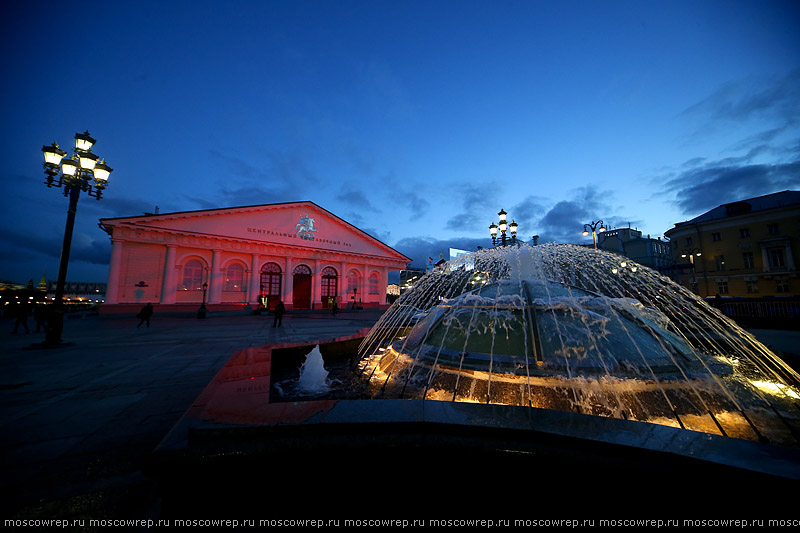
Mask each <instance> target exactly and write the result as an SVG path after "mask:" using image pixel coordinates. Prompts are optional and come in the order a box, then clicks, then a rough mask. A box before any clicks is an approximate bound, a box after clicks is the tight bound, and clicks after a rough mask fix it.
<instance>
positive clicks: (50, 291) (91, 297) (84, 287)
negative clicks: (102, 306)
mask: <svg viewBox="0 0 800 533" xmlns="http://www.w3.org/2000/svg"><path fill="white" fill-rule="evenodd" d="M40 286H41V284H40ZM57 286H58V282H57V281H55V280H50V281H48V282H47V299H48V300H51V301H52V300H53V299H55V297H56V287H57ZM105 297H106V284H105V283H97V282H91V281H67V282H66V283H65V284H64V298H66V299H67V300H68V301H78V302H93V303H102V302H103V301H104V300H105Z"/></svg>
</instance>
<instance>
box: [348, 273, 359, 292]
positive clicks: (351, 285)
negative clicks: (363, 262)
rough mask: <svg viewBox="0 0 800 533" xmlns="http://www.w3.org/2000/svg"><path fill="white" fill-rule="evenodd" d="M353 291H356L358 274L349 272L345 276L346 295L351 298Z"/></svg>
mask: <svg viewBox="0 0 800 533" xmlns="http://www.w3.org/2000/svg"><path fill="white" fill-rule="evenodd" d="M353 289H358V272H356V271H355V270H351V271H350V272H348V274H347V294H348V295H350V296H353V293H354V291H353Z"/></svg>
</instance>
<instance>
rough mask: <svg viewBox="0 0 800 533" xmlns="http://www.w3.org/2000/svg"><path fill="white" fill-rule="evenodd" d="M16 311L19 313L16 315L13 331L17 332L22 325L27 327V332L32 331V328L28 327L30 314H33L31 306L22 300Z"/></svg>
mask: <svg viewBox="0 0 800 533" xmlns="http://www.w3.org/2000/svg"><path fill="white" fill-rule="evenodd" d="M14 311H15V312H16V315H17V316H16V317H17V321H16V322H14V331H12V332H11V333H16V332H17V330H18V329H19V326H20V325H22V327H23V328H25V333H30V332H31V330H30V328H29V327H28V316H29V315H30V314H31V308H30V307H29V306H28V304H27V303H25V302H20V303H18V304H16V309H14Z"/></svg>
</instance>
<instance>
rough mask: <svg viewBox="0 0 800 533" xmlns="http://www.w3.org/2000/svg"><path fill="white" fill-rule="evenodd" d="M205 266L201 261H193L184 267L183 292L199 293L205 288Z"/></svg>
mask: <svg viewBox="0 0 800 533" xmlns="http://www.w3.org/2000/svg"><path fill="white" fill-rule="evenodd" d="M204 270H205V266H204V265H203V263H201V262H200V261H197V260H196V259H195V260H192V261H189V262H188V263H186V264H185V265H183V279H182V280H181V290H183V291H199V290H201V289H202V288H203V273H204V272H203V271H204Z"/></svg>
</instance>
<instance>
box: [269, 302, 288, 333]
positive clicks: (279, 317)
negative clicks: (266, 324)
mask: <svg viewBox="0 0 800 533" xmlns="http://www.w3.org/2000/svg"><path fill="white" fill-rule="evenodd" d="M285 312H286V306H285V305H283V301H282V300H278V305H276V306H275V320H273V321H272V327H273V328H274V327H275V326H280V325H281V322H282V321H283V313H285Z"/></svg>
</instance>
